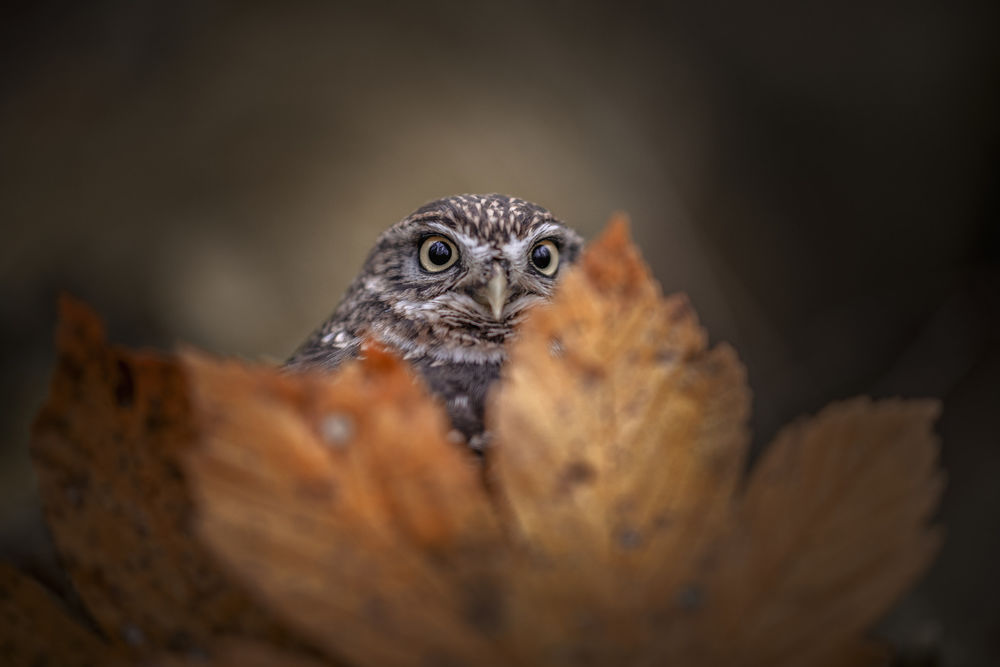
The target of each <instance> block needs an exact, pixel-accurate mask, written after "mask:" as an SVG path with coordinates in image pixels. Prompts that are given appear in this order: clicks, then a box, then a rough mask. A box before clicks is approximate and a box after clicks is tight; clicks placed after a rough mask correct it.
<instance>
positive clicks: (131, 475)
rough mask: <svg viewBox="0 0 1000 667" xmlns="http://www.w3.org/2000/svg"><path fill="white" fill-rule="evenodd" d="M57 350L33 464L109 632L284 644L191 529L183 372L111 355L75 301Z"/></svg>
mask: <svg viewBox="0 0 1000 667" xmlns="http://www.w3.org/2000/svg"><path fill="white" fill-rule="evenodd" d="M57 347H58V351H59V359H58V364H57V367H56V370H55V374H54V377H53V380H52V388H51V391H50V394H49V398H48V400H47V402H46V404H45V406H44V407H43V408H42V410H41V412H40V414H39V415H38V418H37V419H36V422H35V424H34V427H33V431H32V454H33V457H34V462H35V469H36V472H37V475H38V481H39V486H40V490H41V495H42V500H43V505H44V509H45V515H46V519H47V521H48V524H49V527H50V529H51V530H52V534H53V537H54V539H55V543H56V547H57V549H58V551H59V554H60V557H61V562H62V564H63V565H64V567H65V569H66V571H67V572H68V574H69V575H70V577H71V579H72V582H73V585H74V587H75V588H76V591H77V592H78V593H79V595H80V597H81V599H82V600H83V602H84V603H85V604H86V606H87V608H88V609H89V611H90V613H91V614H92V615H93V617H94V618H95V619H96V621H97V623H98V624H99V625H100V627H101V629H102V630H103V631H104V632H105V633H106V634H107V635H108V636H109V637H110V638H112V640H114V641H117V642H121V643H125V644H128V645H130V646H148V647H161V648H170V649H176V650H187V649H192V648H196V647H198V646H200V645H203V644H206V643H208V642H209V641H210V639H211V638H212V637H213V636H215V635H217V634H219V633H224V632H229V633H234V634H247V635H254V636H258V637H262V638H278V639H282V640H283V639H284V638H285V636H286V633H285V632H284V631H283V630H281V629H280V627H279V626H278V625H277V624H276V623H275V621H274V620H273V619H272V618H271V616H270V614H269V613H267V612H266V610H263V609H260V608H256V607H254V606H253V605H252V604H251V603H250V602H249V600H248V598H247V597H246V595H245V594H244V592H243V590H242V589H241V588H240V587H239V586H236V585H234V584H233V583H231V577H230V576H229V575H226V574H225V573H223V572H222V571H221V569H220V568H219V566H218V565H217V564H216V563H215V561H214V560H213V559H212V558H211V556H210V555H209V554H208V552H207V551H206V549H205V548H204V547H203V546H202V545H201V544H199V543H198V542H197V540H196V539H194V536H193V535H192V533H191V531H190V529H189V519H190V515H191V501H190V498H189V494H188V490H187V487H186V483H185V481H184V478H183V473H182V471H181V469H180V465H179V461H178V456H179V454H180V453H181V452H183V451H185V450H186V449H188V448H189V447H190V446H191V445H192V442H193V440H194V439H195V437H196V431H195V426H194V424H193V423H192V421H191V414H190V407H189V401H188V395H187V385H186V381H185V379H184V377H183V374H182V371H181V368H180V365H179V364H178V362H177V361H176V360H174V359H171V358H169V357H165V356H161V355H156V354H152V353H143V352H138V353H133V352H128V351H125V350H122V349H119V348H115V347H112V346H109V345H108V344H107V343H106V341H105V337H104V331H103V329H102V327H101V324H100V322H99V321H98V319H97V317H96V316H95V315H94V314H93V313H92V312H91V311H90V310H88V309H87V308H86V307H84V306H82V305H81V304H79V303H77V302H74V301H72V300H71V299H69V298H63V299H62V300H61V302H60V324H59V330H58V333H57ZM193 609H197V610H198V613H196V614H193V613H192V610H193Z"/></svg>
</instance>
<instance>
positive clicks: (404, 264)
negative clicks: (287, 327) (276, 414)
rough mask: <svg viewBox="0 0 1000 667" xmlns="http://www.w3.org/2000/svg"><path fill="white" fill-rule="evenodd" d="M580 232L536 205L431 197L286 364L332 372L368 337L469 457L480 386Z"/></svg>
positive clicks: (375, 252) (478, 435)
mask: <svg viewBox="0 0 1000 667" xmlns="http://www.w3.org/2000/svg"><path fill="white" fill-rule="evenodd" d="M582 245H583V242H582V240H581V238H580V236H579V235H578V234H577V233H576V232H575V231H573V230H572V229H571V228H569V227H567V226H566V225H565V224H563V223H562V222H560V221H559V220H557V219H556V218H555V217H554V216H553V215H552V214H551V213H549V212H548V211H547V210H545V209H544V208H542V207H540V206H537V205H535V204H532V203H530V202H527V201H524V200H522V199H516V198H514V197H507V196H503V195H495V194H494V195H460V196H456V197H449V198H446V199H440V200H437V201H434V202H431V203H429V204H427V205H425V206H423V207H421V208H419V209H417V210H416V211H415V212H413V213H412V214H410V215H409V216H407V217H406V218H403V220H401V221H399V222H398V223H396V224H395V225H393V226H392V227H390V228H389V229H388V230H386V231H385V232H383V233H382V235H381V236H379V238H378V240H377V241H376V242H375V247H374V248H373V249H372V250H371V252H370V253H369V255H368V258H367V259H366V260H365V263H364V266H363V267H362V269H361V272H360V273H359V274H358V276H357V277H356V278H355V279H354V281H353V282H352V283H351V284H350V286H349V287H348V289H347V292H346V294H345V295H344V297H343V299H342V300H341V302H340V304H339V305H338V306H337V307H336V309H335V310H334V311H333V314H332V315H331V316H330V318H329V319H327V320H326V321H325V322H324V323H323V324H321V325H320V326H319V328H317V329H316V330H315V331H314V332H313V333H312V335H311V336H309V338H308V339H306V341H305V342H304V343H303V344H302V345H301V346H300V347H299V348H298V349H297V350H296V351H295V353H294V354H293V355H292V356H291V357H290V358H289V359H288V361H287V362H286V366H287V367H289V368H292V369H302V368H322V369H332V368H335V367H336V366H337V365H338V364H340V363H341V362H343V361H345V360H347V359H350V358H352V357H356V356H358V354H359V352H360V348H361V344H362V342H363V341H364V340H365V339H367V338H371V339H374V340H376V341H378V342H380V343H382V344H383V345H385V346H387V347H388V348H390V349H392V350H395V351H396V352H397V353H398V354H400V355H401V356H402V357H403V358H404V359H406V360H407V361H408V362H409V363H410V364H412V365H413V367H414V368H416V369H417V371H418V372H419V373H420V374H421V376H422V377H423V379H424V381H425V382H426V384H427V386H428V387H429V388H430V390H431V392H432V393H433V394H435V395H436V396H437V397H438V398H439V399H440V400H441V401H442V402H443V403H444V405H445V407H446V408H447V411H448V416H449V417H450V418H451V422H452V424H453V426H454V429H455V431H454V432H453V433H455V434H461V436H462V439H464V441H465V442H466V443H467V444H468V445H469V446H470V447H471V448H472V449H473V450H476V451H479V450H481V449H482V447H483V446H484V444H485V443H486V442H488V436H487V435H486V434H485V433H484V429H483V411H484V407H485V402H486V395H487V391H488V390H489V388H490V385H491V384H492V383H493V382H494V381H496V380H497V378H498V377H499V376H500V369H501V367H502V366H503V364H504V362H505V361H506V359H507V347H508V345H509V343H510V342H511V340H512V339H513V337H514V336H515V335H516V333H517V327H518V324H519V323H520V322H521V321H522V320H523V319H524V317H525V316H526V314H527V313H528V311H529V310H530V309H531V307H532V306H535V305H537V304H539V303H542V302H545V301H547V300H548V299H549V297H550V296H551V295H552V292H553V290H554V289H555V285H556V282H557V281H558V280H559V276H560V274H561V273H562V272H563V271H564V270H565V269H566V267H567V266H569V265H570V264H572V263H573V262H574V261H576V259H577V257H578V256H579V254H580V250H581V248H582Z"/></svg>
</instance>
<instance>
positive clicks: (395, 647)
mask: <svg viewBox="0 0 1000 667" xmlns="http://www.w3.org/2000/svg"><path fill="white" fill-rule="evenodd" d="M64 317H65V321H64V324H63V326H62V329H61V333H60V365H59V369H58V371H57V374H56V379H55V381H54V383H53V393H52V397H51V398H50V401H49V404H48V405H47V406H46V408H45V410H44V411H43V413H42V415H41V416H40V418H39V421H38V425H37V426H36V431H35V452H36V459H37V463H38V466H39V474H40V478H41V481H42V485H43V493H44V495H45V498H46V502H47V506H48V512H49V516H50V521H51V522H52V523H53V528H54V532H55V535H56V539H57V542H58V544H59V546H60V547H61V550H62V553H63V554H64V556H65V557H66V558H67V560H68V563H67V565H68V569H69V570H70V573H71V574H72V576H73V579H74V582H75V584H76V586H77V588H78V589H79V590H80V592H81V595H82V597H83V599H84V601H85V602H86V603H87V604H88V605H89V606H90V607H91V609H92V611H93V612H94V615H95V617H96V618H97V619H98V621H99V623H100V624H101V626H102V628H104V629H105V630H106V631H108V632H109V634H111V635H112V636H113V637H115V638H116V640H117V641H119V642H121V640H122V637H123V636H124V637H125V638H126V639H127V638H129V636H130V632H131V631H132V629H138V630H139V631H140V632H141V633H142V634H141V636H142V637H143V638H148V639H147V642H146V646H148V647H150V648H153V649H155V650H153V651H151V652H150V653H147V654H145V657H147V658H150V659H151V660H152V663H151V664H161V665H178V664H187V663H189V662H192V661H197V660H199V659H201V658H206V659H211V660H213V661H214V662H215V663H216V664H248V663H249V662H250V661H255V664H259V665H262V666H263V665H270V664H283V663H286V662H295V663H296V664H302V665H307V664H309V665H311V664H312V663H313V661H314V657H312V656H309V655H303V654H302V653H301V652H297V651H293V652H287V651H286V649H285V648H283V647H282V646H281V645H280V644H276V643H275V638H279V639H280V638H281V637H282V632H281V630H280V626H279V625H278V624H277V623H275V622H274V621H273V620H272V618H271V614H272V613H273V614H276V615H277V616H280V617H281V618H282V619H283V620H284V621H285V622H287V623H288V624H289V625H290V626H291V627H293V628H295V629H296V630H297V631H299V632H300V633H302V634H303V635H304V636H306V637H308V638H309V639H311V640H312V641H313V642H314V643H315V644H316V645H317V646H319V647H321V648H322V650H323V651H324V653H325V654H326V655H327V657H331V658H335V659H346V660H347V661H349V662H351V663H352V664H372V665H383V664H384V665H411V664H417V663H426V662H435V663H457V664H477V665H478V664H482V665H502V664H525V665H528V664H633V665H652V664H682V665H717V664H727V665H813V666H816V667H832V666H834V665H874V664H884V663H885V662H886V655H885V653H884V652H882V651H880V650H879V649H878V648H877V647H873V646H872V645H870V644H868V643H867V642H866V641H865V640H864V639H863V633H864V630H865V629H866V628H868V627H869V626H870V625H871V623H872V622H873V621H874V620H876V619H877V617H878V616H879V615H880V614H881V613H883V612H884V611H885V610H886V609H887V607H888V605H890V604H891V602H892V600H893V599H894V598H895V597H896V596H897V595H898V594H899V593H900V592H901V591H902V590H903V589H904V588H905V586H906V585H908V584H909V583H910V582H911V581H912V580H913V579H914V578H915V577H916V576H918V575H919V573H920V572H921V571H922V570H923V568H925V567H926V565H927V563H928V562H929V561H930V558H931V557H932V555H933V553H934V550H935V548H936V545H937V543H938V535H937V533H936V532H935V531H934V530H932V529H929V528H928V527H927V523H928V520H929V515H930V513H931V511H932V510H933V507H934V505H935V503H936V502H937V498H938V495H939V493H940V489H941V484H942V480H941V474H940V472H939V470H938V468H937V466H936V463H935V457H936V452H937V443H936V440H935V438H934V436H933V434H932V422H933V420H934V418H935V416H936V414H937V412H936V411H937V407H936V405H935V404H933V403H930V402H904V401H886V402H880V403H873V402H871V401H868V400H864V399H858V400H855V401H852V402H847V403H843V404H838V405H834V406H832V407H830V408H828V409H827V410H825V411H824V412H822V413H820V414H819V415H818V416H816V417H815V418H813V419H811V420H805V421H801V422H798V423H796V424H794V425H792V426H791V427H789V428H788V429H786V430H785V431H783V432H782V433H781V434H780V435H779V437H778V438H777V440H776V441H775V443H774V444H773V445H772V446H771V447H770V448H769V449H768V451H767V452H766V453H765V455H764V458H763V459H762V461H761V462H760V463H759V464H758V466H757V467H756V469H754V470H753V471H752V472H751V474H750V476H749V477H748V478H746V479H744V476H743V468H744V455H745V448H746V443H747V439H748V433H747V426H746V423H747V419H748V414H749V390H748V389H747V386H746V379H745V372H744V370H743V367H742V365H741V364H740V363H739V361H738V359H737V358H736V355H735V353H734V352H733V351H732V349H730V348H729V347H727V346H725V345H719V346H716V347H714V348H709V347H708V345H707V340H706V335H705V332H704V331H703V330H702V329H701V328H700V327H699V326H698V324H697V322H696V320H695V316H694V314H693V312H692V311H691V309H690V307H689V306H688V304H687V301H686V300H685V299H684V297H682V296H671V297H666V298H664V297H662V296H661V295H660V291H659V288H658V287H657V286H656V284H655V282H653V280H652V279H651V277H650V275H649V271H648V269H647V268H646V267H645V265H644V264H643V263H642V261H641V260H640V258H639V256H638V253H637V252H636V250H635V249H634V248H633V247H632V245H631V244H630V242H629V240H628V236H627V232H626V229H625V225H624V222H621V221H619V222H618V223H616V224H613V225H612V226H611V227H610V228H609V231H608V232H607V233H606V234H605V235H604V236H603V237H602V238H601V239H600V240H598V241H596V242H595V243H593V244H592V245H591V246H590V247H589V248H588V250H587V251H586V253H585V254H584V257H583V259H582V261H581V263H580V265H579V266H577V267H574V268H573V269H572V270H570V271H569V272H567V275H566V276H565V277H564V278H563V281H562V284H561V285H560V288H559V290H558V291H557V293H556V296H555V298H554V299H553V301H552V303H551V304H548V305H546V306H542V307H539V308H538V309H537V310H536V311H535V312H534V313H532V315H531V316H530V317H529V319H528V321H527V322H526V323H525V325H524V326H523V329H522V331H521V332H520V333H521V335H520V339H519V341H518V342H517V343H516V344H515V345H514V347H513V348H512V350H511V360H510V362H509V363H508V365H507V367H506V368H505V372H504V377H503V378H502V381H501V383H500V385H499V387H498V388H497V389H496V390H495V391H494V393H493V395H492V396H491V400H490V404H489V410H488V414H487V423H488V426H489V428H490V429H491V430H492V432H493V435H494V437H493V441H492V442H493V444H492V448H491V450H490V452H489V454H488V465H487V467H486V469H485V471H484V470H483V469H481V468H480V467H479V466H478V464H477V463H476V461H475V459H473V458H472V456H471V455H470V454H469V453H468V452H467V451H465V450H464V449H463V448H461V447H460V446H458V445H455V444H453V443H450V442H449V441H448V438H447V435H446V433H447V430H448V426H447V418H446V416H445V413H444V411H443V409H442V408H441V406H440V405H438V403H437V402H436V401H435V400H434V399H432V398H430V397H429V396H428V394H427V392H426V390H425V388H424V387H423V385H422V383H421V382H420V381H419V380H418V379H417V378H416V377H415V376H414V375H413V374H412V372H411V371H410V370H409V369H408V367H407V366H406V365H405V364H404V363H402V362H401V361H400V360H398V359H396V358H395V357H393V356H392V355H390V354H388V353H386V352H384V351H382V350H380V349H378V348H370V349H368V350H367V355H366V358H365V359H363V360H360V361H357V362H354V363H351V364H348V365H347V366H345V367H343V368H342V369H340V370H339V371H338V372H336V373H335V374H332V375H320V374H311V373H303V374H293V373H289V372H285V371H282V370H280V369H276V368H272V367H263V366H252V365H247V364H242V363H238V362H219V361H213V360H210V359H208V358H206V357H203V356H200V355H198V354H194V353H188V354H185V355H184V357H183V363H182V365H179V364H178V362H176V361H174V360H172V359H170V358H164V357H155V356H152V355H144V354H130V353H126V352H123V351H121V350H117V349H114V348H109V347H108V346H107V345H106V344H105V343H104V341H103V334H102V333H101V332H100V328H99V326H98V325H97V324H96V321H95V320H94V319H93V318H92V316H90V315H89V313H86V312H83V311H81V310H80V308H79V307H77V306H74V305H73V304H64ZM178 462H180V463H181V464H182V465H183V473H181V472H180V471H179V469H178V467H177V466H178ZM484 476H485V478H484ZM484 481H485V482H486V483H485V484H484ZM192 502H193V507H192ZM192 510H193V511H194V519H195V527H196V530H195V531H194V532H191V531H190V530H189V528H188V521H187V519H188V518H189V516H190V515H191V513H192ZM206 549H207V550H206ZM210 554H211V555H214V557H215V558H217V559H218V560H214V559H213V558H212V557H211V556H210ZM217 563H222V564H223V566H224V569H225V572H220V571H219V569H218V568H219V566H218V565H217ZM229 576H232V577H235V578H236V579H238V580H239V582H241V584H242V587H235V586H233V585H231V584H230V583H229V578H228V577H229ZM243 590H249V591H250V592H251V594H252V595H253V596H254V599H258V600H260V601H261V607H260V608H259V609H257V610H256V611H254V610H251V609H250V608H249V600H248V598H247V597H246V595H245V594H244V593H243ZM191 608H197V609H198V610H199V614H197V615H194V614H189V612H188V611H187V610H188V609H191ZM189 616H191V617H194V616H196V617H195V618H189ZM231 634H236V635H240V637H231V636H227V635H231ZM178 636H180V637H184V638H189V637H195V638H197V639H198V648H199V651H197V652H193V653H192V652H188V653H186V654H178V653H176V652H173V653H171V652H169V651H168V652H167V653H164V652H163V649H164V648H165V647H166V648H168V649H169V647H170V646H175V645H176V643H177V642H176V640H177V637H178ZM171 639H173V640H174V641H173V642H171ZM133 643H135V642H133ZM315 660H319V658H315Z"/></svg>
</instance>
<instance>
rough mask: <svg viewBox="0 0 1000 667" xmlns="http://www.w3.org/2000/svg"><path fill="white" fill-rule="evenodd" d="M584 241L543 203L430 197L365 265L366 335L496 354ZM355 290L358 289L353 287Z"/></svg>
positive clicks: (482, 357)
mask: <svg viewBox="0 0 1000 667" xmlns="http://www.w3.org/2000/svg"><path fill="white" fill-rule="evenodd" d="M581 245H582V241H581V239H580V237H579V235H577V234H576V232H574V231H573V230H572V229H570V228H568V227H567V226H565V225H564V224H563V223H561V222H560V221H558V220H557V219H555V218H554V217H553V216H552V214H551V213H549V212H548V211H547V210H545V209H543V208H541V207H539V206H536V205H534V204H531V203H529V202H526V201H523V200H520V199H514V198H511V197H505V196H501V195H486V196H480V195H462V196H458V197H451V198H448V199H442V200H439V201H436V202H432V203H430V204H428V205H426V206H424V207H422V208H420V209H419V210H417V211H416V212H414V213H413V214H412V215H410V216H409V217H407V218H405V219H404V220H402V221H401V222H399V223H397V224H396V225H394V226H393V227H391V228H390V229H389V230H387V231H386V232H385V233H384V234H382V236H381V237H379V239H378V241H377V242H376V245H375V248H374V249H373V250H372V252H371V254H370V256H369V258H368V260H367V262H366V263H365V269H364V271H363V276H364V281H365V284H364V285H363V290H364V292H366V293H367V295H369V297H371V299H372V300H374V301H375V302H377V303H378V305H379V307H378V308H377V309H376V310H377V312H376V313H375V317H373V318H372V322H371V333H373V334H374V335H375V336H376V337H377V338H380V339H382V340H383V341H384V342H387V343H389V344H391V345H393V346H394V347H397V348H399V349H401V350H402V351H403V352H404V354H405V355H406V356H410V357H412V356H426V355H430V356H433V357H436V358H440V360H441V361H455V360H463V361H499V360H502V357H503V345H504V343H506V342H507V340H508V339H509V338H510V337H511V335H512V334H513V331H514V327H515V326H516V325H517V324H518V323H519V322H520V321H521V320H522V319H523V316H524V314H525V313H526V312H527V311H528V309H530V308H531V306H534V305H536V304H538V303H539V302H542V301H545V300H547V299H548V298H549V296H550V295H551V294H552V291H553V290H554V288H555V285H556V281H557V280H558V278H559V276H560V274H561V273H562V271H563V270H565V268H566V267H567V266H568V265H570V264H572V263H573V262H574V261H575V260H576V258H577V256H578V254H579V252H580V248H581ZM359 287H360V286H359Z"/></svg>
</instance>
